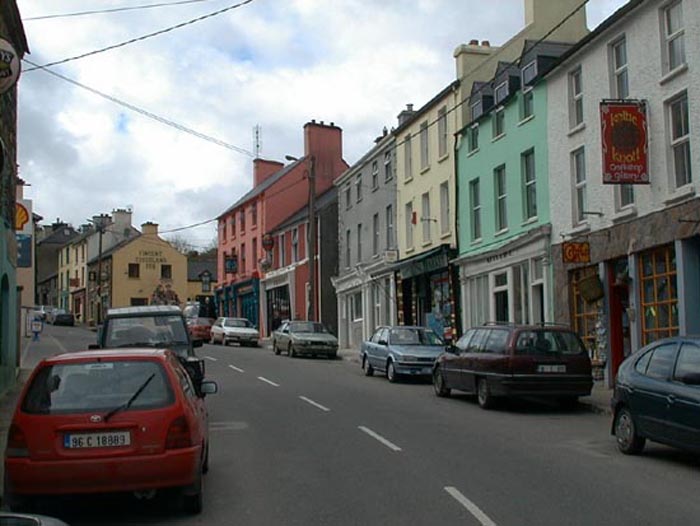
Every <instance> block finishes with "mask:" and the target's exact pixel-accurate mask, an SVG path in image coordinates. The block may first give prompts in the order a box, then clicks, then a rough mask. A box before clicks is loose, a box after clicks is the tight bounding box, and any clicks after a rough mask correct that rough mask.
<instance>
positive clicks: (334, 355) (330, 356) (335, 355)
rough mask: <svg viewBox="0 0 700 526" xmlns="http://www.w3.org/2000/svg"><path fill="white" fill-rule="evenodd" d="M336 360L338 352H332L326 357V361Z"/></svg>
mask: <svg viewBox="0 0 700 526" xmlns="http://www.w3.org/2000/svg"><path fill="white" fill-rule="evenodd" d="M337 358H338V351H333V352H332V353H330V354H329V355H328V359H329V360H335V359H337Z"/></svg>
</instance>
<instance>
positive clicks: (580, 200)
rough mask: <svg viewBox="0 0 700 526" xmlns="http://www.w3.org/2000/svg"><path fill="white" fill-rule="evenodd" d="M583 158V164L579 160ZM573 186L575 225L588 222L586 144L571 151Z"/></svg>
mask: <svg viewBox="0 0 700 526" xmlns="http://www.w3.org/2000/svg"><path fill="white" fill-rule="evenodd" d="M579 159H580V160H581V164H579V163H578V162H577V161H578V160H579ZM571 188H572V190H573V196H572V205H573V206H572V211H573V217H572V219H573V223H574V225H580V224H581V223H585V222H586V214H585V212H586V206H587V203H588V195H587V194H588V192H587V174H586V149H585V147H584V146H581V147H580V148H577V149H575V150H573V151H572V152H571Z"/></svg>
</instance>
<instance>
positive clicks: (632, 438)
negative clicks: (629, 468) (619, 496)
mask: <svg viewBox="0 0 700 526" xmlns="http://www.w3.org/2000/svg"><path fill="white" fill-rule="evenodd" d="M612 408H613V425H612V429H611V432H612V434H614V435H615V438H616V439H617V446H618V448H619V449H620V451H622V452H623V453H626V454H635V453H639V452H641V451H642V449H644V445H645V443H646V441H647V440H653V441H654V442H660V443H663V444H666V445H669V446H673V447H676V448H679V449H686V450H689V451H694V452H700V411H699V410H698V408H700V337H683V336H678V337H673V338H666V339H664V340H659V341H656V342H654V343H651V344H649V345H647V346H646V347H643V348H642V349H640V350H639V351H637V352H635V353H633V354H632V355H630V356H628V357H627V358H626V359H625V361H624V362H622V364H621V365H620V368H619V369H618V372H617V378H616V381H615V390H614V392H613V398H612Z"/></svg>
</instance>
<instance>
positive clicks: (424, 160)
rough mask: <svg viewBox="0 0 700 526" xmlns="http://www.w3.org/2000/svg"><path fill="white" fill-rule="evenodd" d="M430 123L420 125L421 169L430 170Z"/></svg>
mask: <svg viewBox="0 0 700 526" xmlns="http://www.w3.org/2000/svg"><path fill="white" fill-rule="evenodd" d="M428 129H429V128H428V121H425V122H423V123H421V125H420V169H421V170H427V169H428V168H430V144H429V143H430V141H429V139H430V137H429V136H428Z"/></svg>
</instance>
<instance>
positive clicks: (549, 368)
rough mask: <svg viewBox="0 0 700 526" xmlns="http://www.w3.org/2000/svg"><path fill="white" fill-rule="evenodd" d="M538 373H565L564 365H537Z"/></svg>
mask: <svg viewBox="0 0 700 526" xmlns="http://www.w3.org/2000/svg"><path fill="white" fill-rule="evenodd" d="M537 372H538V373H565V372H566V365H538V366H537Z"/></svg>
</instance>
